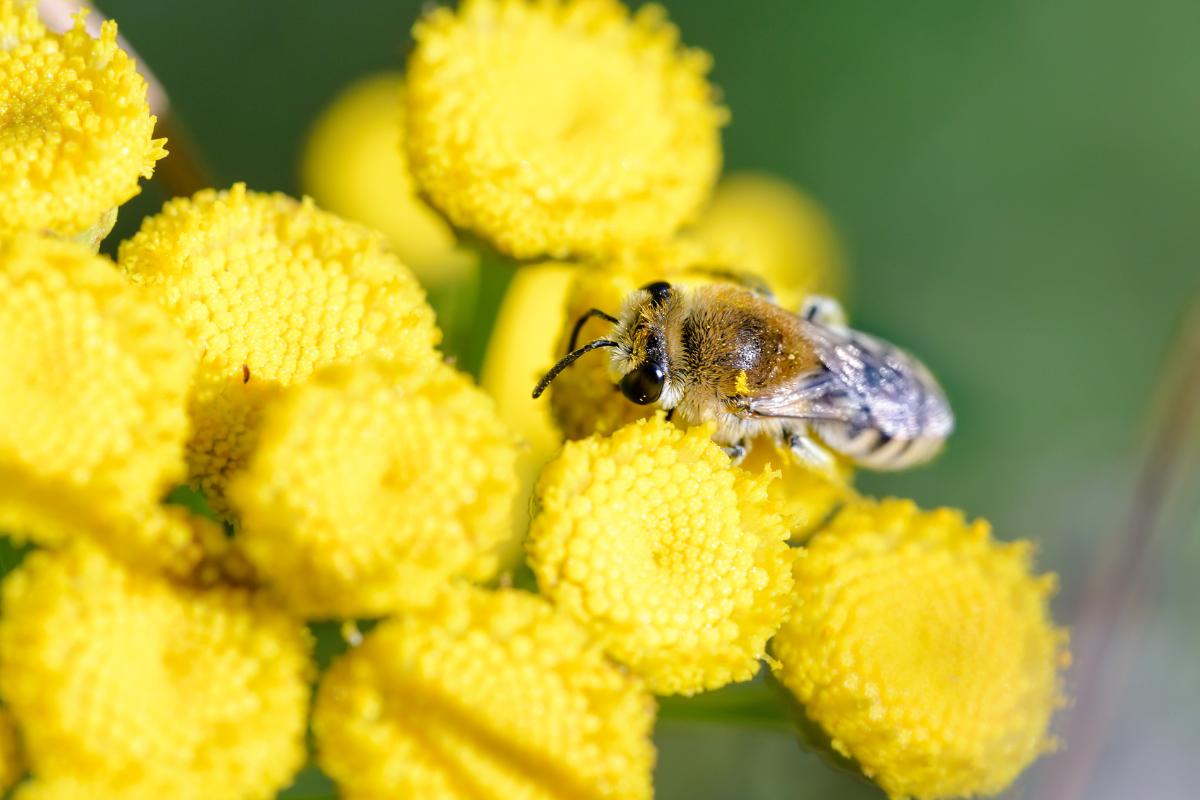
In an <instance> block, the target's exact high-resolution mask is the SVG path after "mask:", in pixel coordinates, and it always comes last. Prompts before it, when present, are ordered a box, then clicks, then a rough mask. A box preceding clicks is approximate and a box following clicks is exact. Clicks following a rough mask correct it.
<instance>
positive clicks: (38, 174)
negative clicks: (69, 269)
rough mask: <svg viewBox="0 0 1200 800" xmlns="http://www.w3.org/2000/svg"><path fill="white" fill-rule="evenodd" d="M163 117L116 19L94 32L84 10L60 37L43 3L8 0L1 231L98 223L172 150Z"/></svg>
mask: <svg viewBox="0 0 1200 800" xmlns="http://www.w3.org/2000/svg"><path fill="white" fill-rule="evenodd" d="M154 122H155V119H154V117H153V116H151V115H150V107H149V105H148V104H147V103H146V82H145V80H143V79H142V77H141V76H140V75H138V73H137V70H136V68H135V66H134V63H133V61H132V60H131V59H130V58H129V56H128V55H127V54H126V53H125V52H124V51H123V50H122V49H121V48H120V47H119V46H118V45H117V25H116V23H115V22H112V21H111V20H110V21H107V22H105V23H104V24H103V25H102V26H101V28H100V36H99V38H98V39H93V38H92V37H91V36H90V35H89V34H88V32H87V31H86V30H85V29H84V23H83V16H82V15H81V16H79V17H78V18H77V19H76V21H75V26H74V27H73V28H72V29H71V30H69V31H67V32H66V33H64V34H62V35H61V36H60V35H58V34H56V33H52V32H50V31H48V30H47V29H46V28H45V27H44V26H43V25H42V24H41V23H40V22H39V21H38V19H37V8H36V4H33V3H25V2H21V0H0V235H2V234H5V233H12V232H13V231H18V230H33V231H46V232H53V233H56V234H60V235H63V236H68V237H69V236H74V235H76V234H79V233H82V232H84V231H86V230H87V229H89V228H92V227H93V226H95V225H97V223H98V222H100V221H101V219H102V217H104V215H105V214H106V212H108V211H109V210H110V209H113V208H115V207H116V206H119V205H120V204H121V203H124V202H125V201H126V200H128V199H129V198H131V197H133V196H134V195H135V194H137V193H138V191H139V188H138V178H139V177H142V178H149V177H150V175H151V174H152V173H153V172H154V162H155V161H157V160H158V159H160V158H162V157H163V156H165V155H166V151H165V150H164V149H163V144H164V142H166V140H165V139H154V138H153V133H154ZM110 227H111V225H110Z"/></svg>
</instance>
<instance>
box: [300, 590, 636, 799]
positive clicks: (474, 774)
mask: <svg viewBox="0 0 1200 800" xmlns="http://www.w3.org/2000/svg"><path fill="white" fill-rule="evenodd" d="M653 725H654V701H653V699H652V698H651V697H650V695H649V694H648V693H647V692H646V690H645V688H644V687H643V685H642V683H641V682H640V681H639V680H637V679H636V678H634V677H632V676H630V675H628V674H627V673H626V672H624V671H623V670H620V669H618V668H617V667H616V666H615V665H613V664H611V663H610V662H608V661H607V660H606V659H605V658H604V655H603V653H602V652H601V651H600V649H599V647H597V646H596V645H595V644H594V643H592V642H591V641H590V640H589V638H588V637H587V635H586V633H585V632H584V630H583V629H582V628H581V627H579V626H578V625H577V624H575V623H574V622H573V621H572V620H570V619H569V618H567V617H566V616H564V615H562V614H561V613H560V612H558V611H556V610H555V609H554V608H553V607H552V606H551V605H550V604H549V603H547V602H546V601H544V600H542V599H541V598H539V597H536V596H534V595H530V594H527V593H525V592H520V591H515V590H500V591H497V592H485V591H483V590H480V589H471V588H467V587H459V588H456V589H454V590H451V591H448V592H446V593H445V594H444V595H442V596H441V597H440V598H439V599H438V601H437V602H436V603H435V604H434V605H432V606H430V607H428V608H426V609H423V610H421V611H414V612H410V613H406V614H404V615H402V616H399V617H396V618H394V619H392V620H390V621H387V622H384V623H383V624H381V625H380V626H379V627H377V628H376V629H374V630H373V631H372V632H371V633H369V634H368V635H367V637H366V640H365V641H364V642H363V644H362V645H361V646H360V647H358V648H356V649H354V650H352V651H351V652H349V653H348V654H346V655H345V656H343V657H342V658H340V659H339V660H338V661H336V662H335V663H334V664H333V666H332V667H331V668H330V670H329V672H328V673H326V675H325V677H324V679H323V680H322V682H321V687H320V689H319V690H318V694H317V702H316V707H315V710H314V715H313V731H314V733H315V734H316V741H317V753H318V761H319V763H320V765H321V767H322V769H324V770H325V772H327V773H328V774H329V775H330V776H331V777H332V778H333V779H334V781H336V782H337V784H338V786H339V790H340V792H341V795H340V796H342V797H344V798H346V799H347V800H366V799H367V798H371V799H372V800H374V799H375V798H380V799H382V798H393V797H420V798H426V799H427V800H460V799H461V800H468V798H470V800H475V799H476V798H489V799H490V800H526V799H528V800H535V799H536V800H559V799H561V800H591V799H592V798H613V799H614V800H616V799H617V798H620V800H639V798H649V797H650V796H651V794H652V790H651V780H650V772H651V769H652V767H653V764H654V748H653V745H652V744H651V743H650V733H651V729H652V728H653Z"/></svg>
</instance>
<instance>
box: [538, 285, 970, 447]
mask: <svg viewBox="0 0 1200 800" xmlns="http://www.w3.org/2000/svg"><path fill="white" fill-rule="evenodd" d="M593 317H600V318H601V319H604V320H606V321H608V322H610V323H612V326H613V327H612V330H611V332H610V333H609V335H608V336H606V337H603V338H600V339H596V340H595V341H592V342H588V343H587V344H585V345H583V346H582V347H579V348H576V347H575V345H576V340H577V339H578V337H579V332H580V330H581V329H582V327H583V325H584V323H585V322H587V321H588V320H589V319H591V318H593ZM601 348H611V349H612V351H613V352H612V356H611V359H610V361H609V366H608V373H609V377H610V378H611V379H612V381H613V383H614V384H615V385H616V386H617V387H618V388H619V389H620V391H621V393H622V394H623V395H624V396H625V397H626V398H627V399H629V400H630V401H631V402H634V403H637V404H639V405H650V404H656V405H658V406H659V407H660V408H662V409H665V410H666V411H667V416H668V418H671V417H675V418H677V419H678V420H679V421H681V422H683V423H685V424H689V425H693V424H699V423H705V422H712V423H714V424H715V428H716V430H715V433H714V435H713V440H714V441H716V442H717V443H718V444H720V445H721V446H722V447H723V448H724V449H725V452H727V453H728V454H729V455H730V457H731V458H733V459H734V460H735V461H740V460H741V459H742V458H743V457H744V456H745V455H746V452H747V447H748V446H749V443H750V442H751V440H753V439H755V438H757V437H760V436H770V437H773V438H774V439H775V440H776V442H778V443H779V444H780V445H781V446H783V447H785V448H786V449H788V450H790V451H791V452H792V453H793V454H794V456H795V457H796V458H797V459H799V460H800V461H802V462H805V463H808V464H810V465H812V466H815V467H817V468H821V469H831V468H832V467H833V458H832V456H831V455H830V454H829V452H828V450H826V449H823V448H821V447H819V446H817V442H818V441H819V442H821V443H823V444H824V445H825V446H826V447H827V448H828V449H829V450H832V451H834V452H836V453H840V454H842V455H844V456H846V457H848V458H849V459H851V460H852V461H854V462H855V463H857V464H859V465H861V466H864V467H868V468H871V469H878V470H897V469H904V468H906V467H910V466H914V465H916V464H920V463H922V462H924V461H927V460H929V459H930V458H932V457H933V456H934V455H936V454H937V452H938V451H939V450H940V449H941V447H942V444H943V443H944V442H945V440H946V438H947V437H948V436H949V435H950V433H951V432H952V431H953V429H954V415H953V413H952V412H951V410H950V404H949V402H948V401H947V400H946V395H945V393H944V392H943V391H942V389H941V387H940V386H938V383H937V380H936V379H935V378H934V377H933V374H932V373H931V372H930V371H929V370H928V369H927V368H926V367H925V365H924V364H922V363H921V362H920V361H918V360H917V359H916V358H915V357H914V356H912V355H911V354H909V353H907V352H906V351H904V350H901V349H900V348H899V347H896V346H894V345H892V344H889V343H888V342H885V341H883V340H882V339H878V338H876V337H874V336H869V335H867V334H865V333H862V332H860V331H857V330H854V329H852V328H849V327H847V326H846V324H845V315H844V313H843V312H842V308H841V305H840V304H839V303H838V302H837V301H836V300H833V299H831V298H828V297H822V296H818V295H812V296H809V297H808V298H807V299H806V300H805V301H804V304H803V307H802V308H801V310H800V312H799V313H796V312H793V311H790V310H788V309H786V308H783V307H782V306H780V305H778V304H776V303H775V302H774V300H773V298H772V297H770V296H769V295H768V294H764V293H762V292H761V291H751V290H750V289H748V288H745V287H743V286H736V285H732V284H728V283H724V284H710V285H704V286H696V287H685V286H680V285H672V284H670V283H667V282H665V281H655V282H654V283H650V284H647V285H646V286H643V287H642V288H641V289H638V290H637V291H635V292H633V293H631V294H630V295H629V296H628V297H627V298H626V300H625V302H624V304H623V307H622V309H621V312H620V314H619V315H617V316H613V315H611V314H609V313H607V312H605V311H602V310H600V309H596V308H593V309H591V310H589V311H588V312H587V313H586V314H584V315H583V316H581V317H580V318H579V320H578V321H577V322H576V323H575V327H574V330H573V331H572V334H571V339H570V344H569V345H568V348H567V349H568V353H567V354H566V355H565V356H564V357H563V358H562V359H561V360H560V361H559V362H558V363H557V364H555V365H554V366H553V367H552V368H551V369H550V371H549V372H547V373H546V375H545V376H544V377H543V378H542V379H541V381H539V382H538V384H537V387H536V388H535V389H534V390H533V397H534V398H535V399H536V398H537V397H539V396H540V395H541V394H542V392H544V391H545V390H546V388H547V387H548V386H549V385H550V383H551V382H552V381H553V380H554V379H555V378H556V377H558V375H559V374H560V373H561V372H562V371H563V370H564V369H566V368H567V367H569V366H570V365H571V364H573V363H575V361H577V360H578V359H579V358H581V357H582V356H584V355H586V354H587V353H590V352H592V351H593V350H598V349H601Z"/></svg>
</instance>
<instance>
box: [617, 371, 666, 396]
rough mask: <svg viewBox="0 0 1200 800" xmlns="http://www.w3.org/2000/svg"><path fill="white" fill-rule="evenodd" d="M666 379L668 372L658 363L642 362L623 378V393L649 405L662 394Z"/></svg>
mask: <svg viewBox="0 0 1200 800" xmlns="http://www.w3.org/2000/svg"><path fill="white" fill-rule="evenodd" d="M666 379H667V376H666V373H665V372H663V368H662V367H660V366H659V365H658V364H652V363H646V364H642V365H641V366H640V367H638V368H637V369H635V370H634V371H633V372H630V373H629V374H628V375H626V376H625V377H624V378H621V394H623V395H625V397H627V398H629V400H630V401H632V402H634V403H637V404H638V405H639V406H644V405H649V404H650V403H653V402H654V401H656V400H658V398H659V396H661V395H662V390H663V383H664V382H665V381H666Z"/></svg>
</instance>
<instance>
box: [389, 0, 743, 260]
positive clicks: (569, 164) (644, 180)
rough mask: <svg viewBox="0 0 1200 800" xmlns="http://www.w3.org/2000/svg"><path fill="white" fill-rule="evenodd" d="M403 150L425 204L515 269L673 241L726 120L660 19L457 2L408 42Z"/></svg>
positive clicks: (518, 1)
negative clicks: (523, 261)
mask: <svg viewBox="0 0 1200 800" xmlns="http://www.w3.org/2000/svg"><path fill="white" fill-rule="evenodd" d="M413 36H414V38H415V39H416V48H415V49H414V50H413V52H412V55H411V56H410V58H409V62H408V87H409V92H408V103H409V119H408V148H409V157H410V159H411V162H412V168H413V174H414V176H415V177H416V179H417V182H418V183H419V184H420V186H421V187H422V189H423V190H424V191H425V192H426V194H427V195H428V196H429V199H430V201H431V202H432V203H433V204H434V205H436V206H437V207H438V208H440V209H441V210H442V211H443V212H445V213H446V215H447V216H448V217H449V218H450V220H451V221H452V222H453V223H454V224H455V225H458V226H459V227H462V228H469V229H471V230H473V231H475V232H476V233H478V234H480V235H481V236H483V237H484V238H486V239H488V240H489V241H490V242H491V243H492V244H493V245H495V246H496V247H497V248H498V249H500V250H503V251H505V252H507V253H510V254H511V255H514V256H516V257H518V258H534V257H537V256H542V255H548V256H551V257H554V258H563V257H566V256H568V255H572V254H576V255H588V254H596V253H601V252H607V251H610V250H613V249H615V248H617V247H622V246H628V245H634V244H637V243H640V242H646V241H649V240H653V239H661V238H664V237H667V236H669V235H671V234H672V233H673V232H674V231H675V230H676V229H677V228H678V227H679V226H680V225H681V224H682V223H684V222H686V221H688V220H689V219H690V218H691V217H692V216H694V214H695V213H696V212H697V211H698V210H699V208H700V206H701V205H702V204H703V203H704V201H705V200H706V199H707V197H708V194H709V191H710V189H711V187H712V184H713V181H714V180H715V178H716V175H717V172H718V170H719V168H720V161H721V150H720V135H719V134H720V126H721V125H722V124H723V122H724V121H725V116H726V114H725V110H724V109H722V108H720V107H719V106H717V105H716V104H715V103H714V100H713V91H712V88H711V87H710V86H709V84H708V82H707V81H706V79H705V75H706V74H707V72H708V70H709V67H710V62H711V59H710V58H709V56H708V55H707V54H706V53H703V52H701V51H699V50H690V49H684V48H682V47H680V44H679V33H678V30H677V29H676V28H675V27H674V26H673V25H672V24H670V22H669V21H668V20H667V18H666V14H665V13H664V11H663V10H662V9H661V8H660V7H658V6H655V5H648V6H643V7H642V8H641V9H639V10H638V11H637V12H635V13H633V14H632V15H630V13H629V11H628V10H627V9H626V8H625V7H624V6H622V5H621V4H620V3H619V2H617V1H616V0H544V1H541V2H530V0H466V2H464V3H463V4H462V5H461V6H460V7H459V9H458V11H457V12H455V11H452V10H450V9H448V8H445V7H437V8H435V9H433V10H432V11H430V12H429V13H428V14H426V15H425V17H424V18H422V19H421V20H420V21H419V22H418V23H417V25H416V27H415V28H414V30H413Z"/></svg>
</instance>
